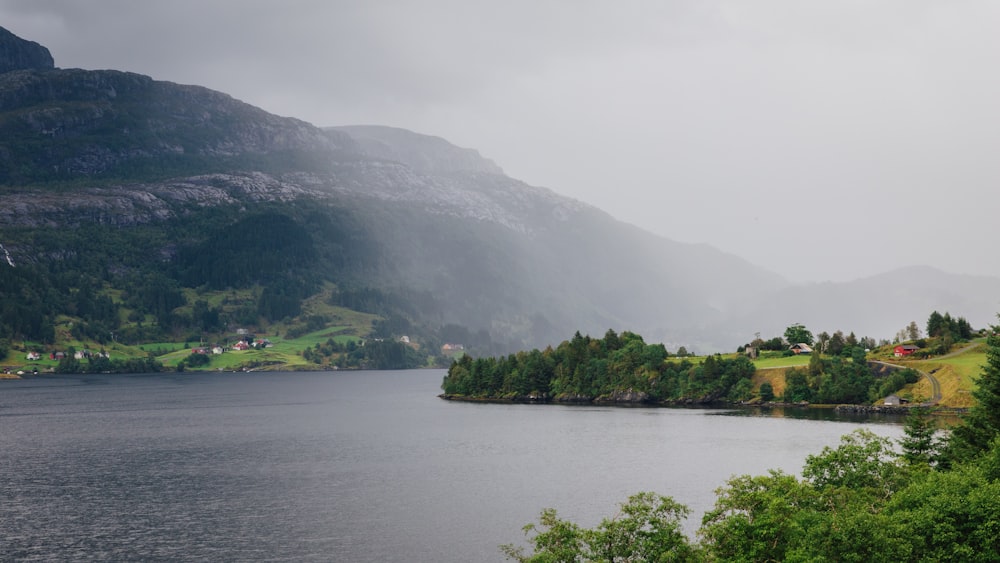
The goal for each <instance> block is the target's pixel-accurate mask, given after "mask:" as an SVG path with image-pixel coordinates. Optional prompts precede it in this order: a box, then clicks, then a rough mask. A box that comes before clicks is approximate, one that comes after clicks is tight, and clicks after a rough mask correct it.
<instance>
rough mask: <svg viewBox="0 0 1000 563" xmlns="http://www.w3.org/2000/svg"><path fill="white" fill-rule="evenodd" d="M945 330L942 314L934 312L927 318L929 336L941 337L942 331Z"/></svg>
mask: <svg viewBox="0 0 1000 563" xmlns="http://www.w3.org/2000/svg"><path fill="white" fill-rule="evenodd" d="M943 329H944V317H943V316H942V315H941V313H938V312H937V311H934V312H932V313H931V314H930V316H929V317H927V336H928V337H935V336H941V331H942V330H943Z"/></svg>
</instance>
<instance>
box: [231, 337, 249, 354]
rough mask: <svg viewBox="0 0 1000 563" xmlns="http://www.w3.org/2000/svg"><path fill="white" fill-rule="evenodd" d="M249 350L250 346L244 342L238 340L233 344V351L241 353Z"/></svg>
mask: <svg viewBox="0 0 1000 563" xmlns="http://www.w3.org/2000/svg"><path fill="white" fill-rule="evenodd" d="M249 349H250V345H249V344H247V343H246V342H244V341H242V340H240V341H239V342H237V343H236V344H233V350H240V351H243V350H249Z"/></svg>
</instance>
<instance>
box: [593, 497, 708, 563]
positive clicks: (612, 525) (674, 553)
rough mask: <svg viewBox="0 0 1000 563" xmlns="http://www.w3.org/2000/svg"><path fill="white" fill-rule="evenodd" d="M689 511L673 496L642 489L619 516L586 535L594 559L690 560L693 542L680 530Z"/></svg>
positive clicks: (603, 522)
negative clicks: (690, 542)
mask: <svg viewBox="0 0 1000 563" xmlns="http://www.w3.org/2000/svg"><path fill="white" fill-rule="evenodd" d="M689 513H690V510H689V509H688V508H687V507H686V506H684V505H681V504H678V503H676V502H674V500H673V499H671V498H670V497H665V496H660V495H656V494H653V493H649V492H643V493H639V494H636V495H633V496H631V497H629V499H628V502H626V503H625V504H623V505H622V506H621V511H620V512H619V514H618V516H616V517H615V518H611V519H604V520H603V521H602V522H601V524H600V525H599V526H598V527H597V528H596V529H594V530H591V531H588V532H587V533H586V535H585V537H586V540H585V541H586V543H587V547H588V553H587V554H586V558H587V559H590V560H593V561H664V562H666V561H689V560H690V559H691V557H692V555H693V550H692V548H691V545H690V544H689V543H688V540H687V537H686V536H685V535H684V532H683V530H682V529H681V521H682V520H683V519H684V518H686V517H687V515H688V514H689Z"/></svg>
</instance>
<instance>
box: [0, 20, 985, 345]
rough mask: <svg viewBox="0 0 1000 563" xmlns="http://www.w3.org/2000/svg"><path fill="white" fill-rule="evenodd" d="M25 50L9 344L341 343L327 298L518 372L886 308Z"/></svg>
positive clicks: (8, 250)
mask: <svg viewBox="0 0 1000 563" xmlns="http://www.w3.org/2000/svg"><path fill="white" fill-rule="evenodd" d="M14 39H15V40H16V41H13V43H11V40H10V38H9V37H7V36H0V40H2V41H6V42H7V43H4V44H5V45H6V44H11V45H13V48H12V49H9V50H8V51H5V52H10V53H14V54H13V55H9V56H6V60H4V61H0V62H2V63H3V64H6V65H7V67H6V68H9V70H8V71H6V72H3V73H2V74H0V245H2V250H0V254H2V258H3V259H0V292H2V293H3V294H4V295H19V296H21V297H20V298H18V299H6V300H3V302H2V303H0V313H2V316H0V318H2V319H3V320H2V321H0V341H2V340H4V339H7V340H14V339H22V338H27V339H29V340H32V339H37V340H42V341H44V340H45V339H46V338H51V334H52V325H53V323H55V322H57V321H58V319H64V320H63V321H59V322H63V323H64V324H65V326H67V327H70V326H71V327H72V330H73V331H75V336H78V337H82V336H87V335H91V336H94V335H106V334H108V333H110V332H111V331H112V330H113V331H114V332H115V334H116V338H122V339H130V340H131V341H133V342H142V341H148V340H156V339H163V338H179V337H184V338H195V339H198V338H201V336H200V335H203V334H204V333H206V332H209V333H220V334H221V333H224V332H225V331H227V330H232V329H234V328H235V327H238V326H239V327H245V326H249V327H251V328H253V327H254V326H263V325H265V324H266V323H269V322H279V321H281V322H283V323H285V325H286V326H292V325H295V324H296V323H299V324H300V325H303V326H304V325H307V324H308V325H309V326H314V325H315V323H317V322H320V323H322V322H325V323H327V324H329V325H336V319H335V318H332V317H331V318H320V317H321V316H317V315H314V314H311V313H310V309H309V308H308V307H306V306H305V304H307V303H310V302H314V301H315V300H316V299H319V298H321V297H322V296H326V297H322V299H325V300H327V301H329V302H330V303H331V304H336V305H340V306H346V307H350V308H353V309H357V310H362V311H364V312H367V313H373V314H377V315H379V316H380V317H381V318H382V321H380V322H379V323H376V326H375V328H374V329H373V330H374V332H373V333H372V334H371V336H377V337H386V338H389V337H399V336H401V335H403V334H406V335H408V336H412V337H413V338H414V339H415V340H416V341H417V342H418V343H419V342H421V341H423V342H424V343H425V344H426V345H428V346H431V347H434V346H439V344H440V343H441V342H444V341H451V342H466V343H468V342H472V341H476V342H479V343H481V344H482V343H485V344H483V346H484V349H488V350H489V351H491V352H497V351H513V350H518V349H522V348H525V347H544V346H545V345H547V344H555V343H558V342H559V341H561V340H563V339H565V338H567V337H568V336H569V335H572V334H573V333H574V332H576V331H578V330H579V331H581V332H583V333H590V334H594V335H601V334H604V332H605V331H606V330H607V329H609V328H612V329H615V330H631V331H635V332H638V333H640V334H643V335H644V336H645V337H646V338H648V339H650V341H661V342H664V343H666V344H667V345H668V347H671V348H675V347H677V346H679V345H684V346H686V347H687V348H688V349H689V350H691V349H694V350H699V351H708V350H723V349H733V348H735V346H736V345H737V344H740V343H742V342H745V341H747V340H748V339H749V338H748V337H747V335H748V334H752V331H754V330H761V329H762V328H766V329H767V330H769V331H770V330H774V331H776V332H774V333H775V334H780V332H781V331H782V330H783V328H784V326H787V325H788V324H790V323H791V322H795V321H800V322H807V321H810V319H812V318H814V317H812V316H809V315H811V314H812V313H811V312H812V311H813V309H811V308H810V307H814V306H815V307H819V305H816V300H817V299H820V300H823V301H826V302H839V301H840V300H843V299H857V301H856V303H857V304H858V307H857V310H854V309H853V308H852V307H853V305H854V304H853V303H849V304H848V305H844V306H842V307H840V308H838V307H836V306H833V307H831V308H828V309H822V310H820V309H818V308H817V309H816V313H815V315H816V316H815V319H816V324H817V325H820V324H822V326H829V327H830V329H837V328H844V329H845V330H851V328H850V327H857V326H858V323H857V318H854V317H852V316H851V315H848V314H847V312H848V311H851V312H854V313H856V314H858V315H862V316H866V315H867V312H869V311H871V310H877V309H876V308H874V307H872V306H871V304H872V303H876V302H877V301H876V298H878V299H885V297H884V296H883V295H876V292H878V291H881V290H880V289H878V288H876V287H874V286H872V287H871V288H869V289H856V290H855V289H850V290H847V289H844V290H842V291H840V293H838V291H833V290H831V292H827V293H824V291H826V290H825V286H807V287H791V286H789V284H788V283H787V282H786V281H785V280H783V279H782V278H781V277H779V276H777V275H776V274H773V273H771V272H768V271H765V270H763V269H761V268H759V267H757V266H754V265H753V264H751V263H750V262H748V261H746V260H743V259H742V258H739V257H737V256H733V255H730V254H726V253H723V252H721V251H719V250H717V249H715V248H712V247H710V246H707V245H701V244H685V243H679V242H676V241H671V240H667V239H665V238H662V237H658V236H655V235H652V234H650V233H648V232H646V231H643V230H641V229H639V228H637V227H634V226H632V225H629V224H626V223H623V222H620V221H618V220H616V219H614V218H613V217H611V216H610V215H608V214H607V213H605V212H603V211H601V210H599V209H596V208H594V207H592V206H589V205H586V204H584V203H581V202H579V201H576V200H573V199H570V198H567V197H564V196H561V195H559V194H557V193H555V192H553V191H551V190H548V189H545V188H540V187H535V186H531V185H528V184H526V183H524V182H522V181H519V180H517V179H514V178H510V177H508V176H506V175H505V174H504V173H503V170H502V169H501V168H500V167H499V166H498V165H497V164H495V163H494V162H492V161H490V160H488V159H486V158H484V157H482V156H481V155H479V153H478V152H476V151H475V150H472V149H467V148H460V147H456V146H454V145H452V144H451V143H449V142H448V141H446V140H444V139H441V138H439V137H433V136H428V135H422V134H419V133H415V132H411V131H406V130H403V129H398V128H391V127H380V126H345V127H331V128H325V129H323V128H318V127H315V126H313V125H312V124H309V123H306V122H303V121H300V120H297V119H293V118H287V117H279V116H276V115H272V114H270V113H267V112H266V111H264V110H262V109H259V108H256V107H253V106H250V105H248V104H245V103H243V102H241V101H239V100H236V99H234V98H232V97H230V96H228V95H226V94H223V93H220V92H215V91H212V90H209V89H206V88H202V87H198V86H188V85H179V84H174V83H170V82H163V81H157V80H154V79H152V78H150V77H147V76H143V75H139V74H133V73H125V72H118V71H113V70H101V71H92V70H81V69H59V68H55V67H54V66H53V65H52V64H47V59H45V57H44V56H43V55H44V54H46V53H47V50H45V51H44V52H42V51H40V50H39V49H42V50H44V47H41V46H37V44H33V43H30V42H27V41H23V40H19V39H17V38H16V37H15V38H14ZM675 212H676V211H674V210H669V209H665V210H664V220H665V221H669V220H670V216H671V214H672V213H675ZM939 281H941V282H942V283H950V281H949V280H939ZM879 287H884V284H883V285H880V286H879ZM984 287H991V286H989V285H988V284H986V286H984ZM981 289H983V288H981V287H979V286H977V287H975V288H971V287H970V291H977V292H978V291H980V290H981ZM913 291H914V292H917V293H918V294H919V295H926V294H928V293H930V292H932V291H934V289H933V288H931V287H920V288H915V289H914V290H913ZM213 292H214V293H213ZM977 295H978V294H977ZM932 302H933V301H928V300H921V299H918V298H916V297H915V298H914V299H912V300H910V301H906V302H899V304H898V307H899V309H900V314H902V310H905V309H906V308H907V307H914V308H919V307H924V306H926V305H928V304H930V303H932ZM199 303H200V304H199ZM864 304H868V306H867V307H866V305H864ZM970 306H971V304H970ZM994 308H995V307H994ZM992 310H993V309H990V311H992ZM928 312H929V311H924V310H920V309H918V310H915V311H907V313H906V322H909V320H913V318H914V317H918V316H920V315H926V314H927V313H928ZM952 312H953V313H954V314H965V315H966V316H968V315H969V314H970V313H968V312H964V311H957V310H955V311H952ZM839 313H844V315H842V316H839V317H838V316H836V315H837V314H839ZM893 314H894V315H895V310H893ZM67 318H68V319H71V320H70V321H66V320H65V319H67ZM866 318H867V317H866ZM887 318H889V317H887ZM891 322H892V323H894V324H893V327H892V330H893V331H895V330H898V328H897V327H895V324H898V323H897V321H896V317H895V316H893V317H891ZM768 323H770V324H768ZM831 324H832V326H831ZM904 324H905V323H904ZM763 325H768V327H770V326H771V325H773V326H774V327H775V328H773V329H771V328H768V327H764V326H763ZM809 326H810V328H812V323H809ZM901 326H902V325H901ZM901 326H900V328H901Z"/></svg>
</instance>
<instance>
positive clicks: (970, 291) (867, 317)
mask: <svg viewBox="0 0 1000 563" xmlns="http://www.w3.org/2000/svg"><path fill="white" fill-rule="evenodd" d="M932 311H938V312H940V313H944V312H950V313H951V314H952V315H953V316H960V317H965V318H966V320H968V321H969V322H970V323H971V324H972V326H973V327H974V328H984V327H987V326H990V325H993V324H996V323H997V312H1000V278H995V277H990V276H970V275H958V274H949V273H946V272H942V271H940V270H937V269H935V268H930V267H926V266H914V267H909V268H900V269H897V270H893V271H891V272H886V273H883V274H879V275H875V276H871V277H867V278H862V279H859V280H855V281H852V282H841V283H821V284H805V285H800V286H792V287H787V288H784V289H782V290H780V291H778V292H776V293H774V294H772V295H771V296H769V297H767V298H765V299H763V300H761V301H760V302H759V303H758V304H757V306H756V307H755V308H754V309H753V310H751V311H750V312H749V313H747V314H745V315H742V316H741V318H739V319H738V320H734V321H733V322H734V324H737V325H740V326H745V327H747V328H748V329H749V328H752V327H756V328H755V329H753V330H756V331H761V332H762V334H772V335H776V334H781V332H783V331H784V327H786V326H788V324H790V322H801V323H802V324H804V325H806V326H807V327H808V328H810V329H812V331H813V333H814V334H815V333H817V332H820V331H823V330H826V331H827V332H831V333H832V332H833V331H834V330H843V331H845V332H848V331H854V332H855V334H856V335H857V336H859V337H860V336H872V337H874V338H876V339H880V338H890V339H891V338H892V337H893V336H894V335H895V334H896V333H897V332H899V331H900V330H901V329H903V328H904V327H906V326H907V325H908V324H909V323H910V322H911V321H916V323H917V326H919V327H920V328H921V330H924V329H925V327H926V323H927V317H928V316H929V315H930V313H931V312H932ZM752 333H753V331H751V332H750V334H751V335H752Z"/></svg>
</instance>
